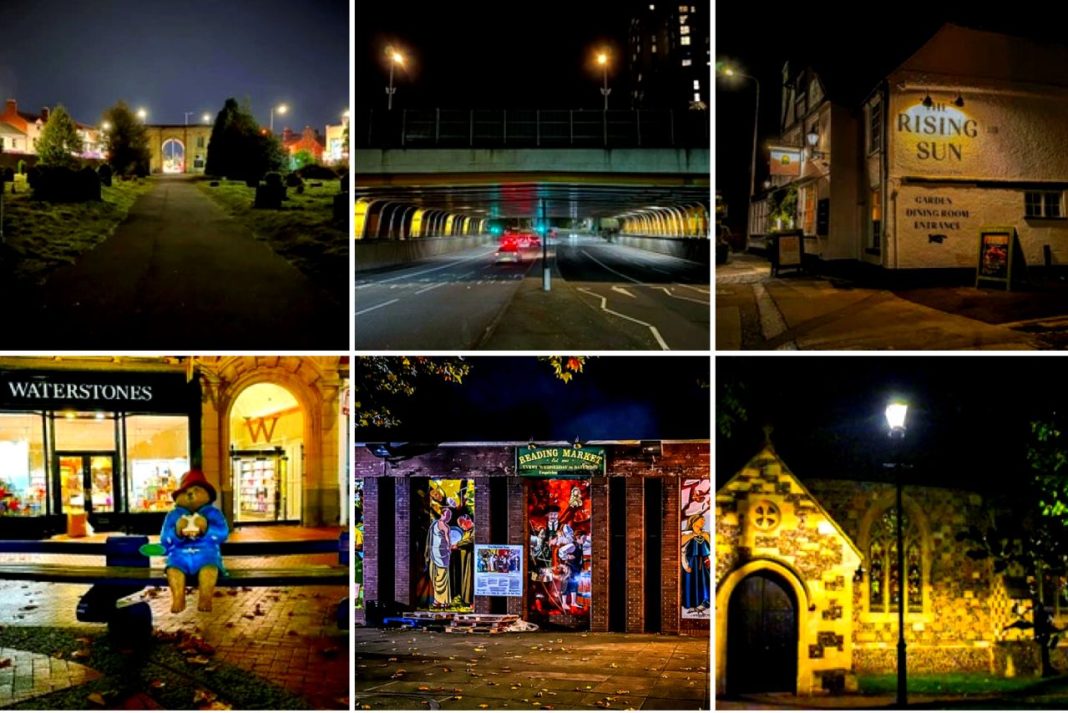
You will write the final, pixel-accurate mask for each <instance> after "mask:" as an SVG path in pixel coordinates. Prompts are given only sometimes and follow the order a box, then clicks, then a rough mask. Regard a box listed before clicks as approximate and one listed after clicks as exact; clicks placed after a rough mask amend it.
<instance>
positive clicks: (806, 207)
mask: <svg viewBox="0 0 1068 713" xmlns="http://www.w3.org/2000/svg"><path fill="white" fill-rule="evenodd" d="M801 229H802V230H803V231H804V233H805V235H815V234H816V187H815V186H808V187H807V188H805V189H803V191H802V198H801Z"/></svg>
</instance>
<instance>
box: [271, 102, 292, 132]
mask: <svg viewBox="0 0 1068 713" xmlns="http://www.w3.org/2000/svg"><path fill="white" fill-rule="evenodd" d="M276 111H277V112H278V115H279V116H285V113H286V112H287V111H289V107H288V106H286V105H285V104H279V105H278V106H272V107H271V133H272V134H273V133H274V113H275V112H276Z"/></svg>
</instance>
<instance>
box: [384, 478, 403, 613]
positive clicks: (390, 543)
mask: <svg viewBox="0 0 1068 713" xmlns="http://www.w3.org/2000/svg"><path fill="white" fill-rule="evenodd" d="M401 482H403V483H404V485H405V486H407V480H404V481H401ZM396 487H397V481H396V479H394V478H380V479H379V481H378V601H380V602H384V603H386V604H387V605H389V606H392V605H393V602H394V601H395V600H396V598H397V587H396V582H395V580H394V576H395V575H396V567H395V565H396V561H397V555H396V548H397V492H396Z"/></svg>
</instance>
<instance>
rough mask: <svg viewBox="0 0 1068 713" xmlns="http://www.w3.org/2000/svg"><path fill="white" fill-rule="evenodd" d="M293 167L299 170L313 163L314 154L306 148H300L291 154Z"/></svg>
mask: <svg viewBox="0 0 1068 713" xmlns="http://www.w3.org/2000/svg"><path fill="white" fill-rule="evenodd" d="M292 163H293V169H294V170H298V171H299V170H300V169H302V168H304V167H305V166H308V165H310V164H313V163H315V156H314V155H312V152H311V151H308V150H307V149H301V150H300V151H297V152H296V153H295V154H293V162H292Z"/></svg>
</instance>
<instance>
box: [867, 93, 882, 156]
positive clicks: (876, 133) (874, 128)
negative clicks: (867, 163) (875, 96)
mask: <svg viewBox="0 0 1068 713" xmlns="http://www.w3.org/2000/svg"><path fill="white" fill-rule="evenodd" d="M882 143H883V105H882V102H875V103H874V104H872V105H870V106H869V107H868V153H873V152H875V151H878V150H879V149H881V148H882Z"/></svg>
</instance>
